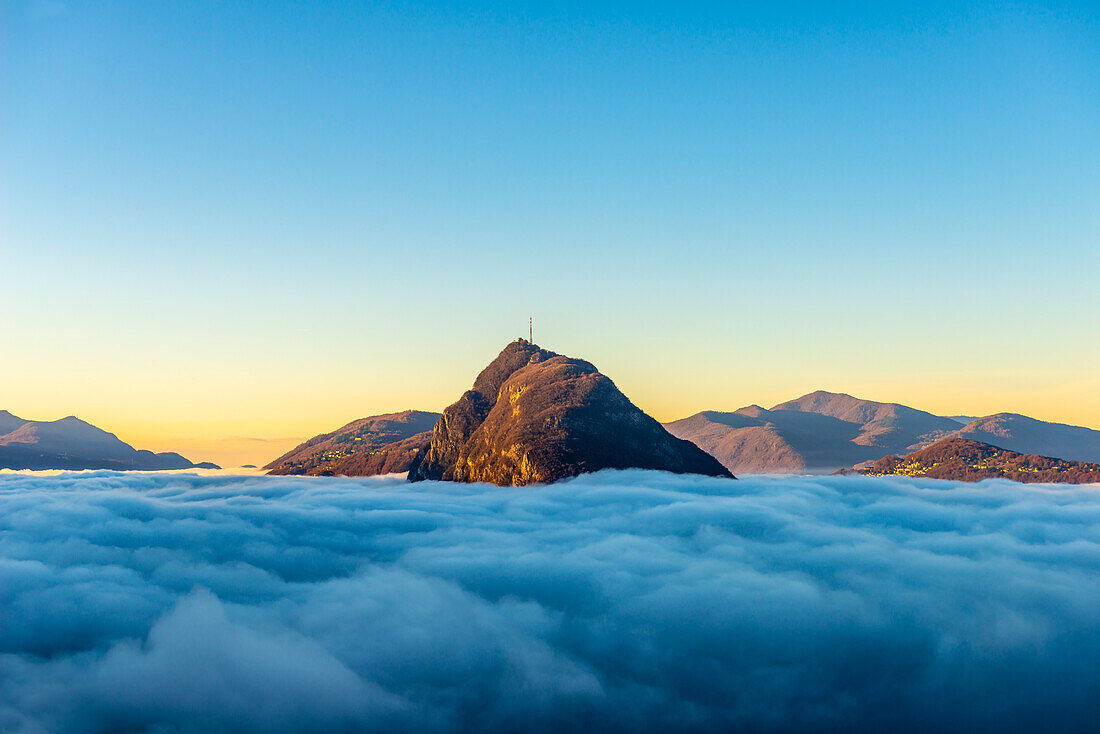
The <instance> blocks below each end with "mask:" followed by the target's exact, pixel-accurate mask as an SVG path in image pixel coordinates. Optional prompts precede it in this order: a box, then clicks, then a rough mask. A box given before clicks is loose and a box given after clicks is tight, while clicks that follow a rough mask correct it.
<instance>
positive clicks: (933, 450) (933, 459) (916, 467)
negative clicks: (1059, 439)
mask: <svg viewBox="0 0 1100 734" xmlns="http://www.w3.org/2000/svg"><path fill="white" fill-rule="evenodd" d="M856 472H857V473H859V474H865V475H867V476H875V477H878V476H906V477H927V478H929V479H949V480H953V481H959V482H977V481H981V480H982V479H1011V480H1012V481H1014V482H1028V483H1033V482H1058V483H1061V484H1086V483H1092V482H1100V464H1097V463H1089V462H1083V461H1063V460H1062V459H1055V458H1052V457H1049V456H1040V455H1038V454H1021V453H1018V452H1015V451H1008V450H1006V449H1003V448H999V447H997V446H992V445H990V444H987V443H982V442H980V441H972V440H970V439H967V438H962V437H959V436H952V437H949V438H945V439H942V440H940V441H937V442H936V443H934V444H932V445H931V446H927V447H925V448H923V449H920V450H919V451H914V452H913V453H911V454H909V455H908V456H904V457H902V456H887V457H885V458H882V459H880V460H879V461H878V462H876V463H875V465H874V466H872V467H870V468H867V469H859V470H856Z"/></svg>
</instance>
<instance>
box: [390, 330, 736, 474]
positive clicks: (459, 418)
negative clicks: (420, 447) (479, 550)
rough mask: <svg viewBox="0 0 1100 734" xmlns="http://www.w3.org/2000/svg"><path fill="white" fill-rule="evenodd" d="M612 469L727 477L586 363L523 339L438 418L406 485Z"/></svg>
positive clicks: (705, 454) (712, 459)
mask: <svg viewBox="0 0 1100 734" xmlns="http://www.w3.org/2000/svg"><path fill="white" fill-rule="evenodd" d="M612 468H614V469H628V468H638V469H660V470H663V471H670V472H676V473H679V474H686V473H692V474H706V475H710V476H721V477H732V476H733V475H732V474H730V473H729V471H728V470H727V469H725V467H723V466H722V465H721V464H719V463H718V461H717V460H716V459H714V458H713V457H712V456H710V455H709V454H707V453H705V452H704V451H703V450H702V449H700V448H698V447H697V446H695V445H694V444H692V443H691V442H689V441H684V440H681V439H678V438H676V437H675V436H673V435H671V434H670V433H669V432H668V431H666V430H665V429H664V428H663V427H662V426H661V424H659V423H658V422H657V421H655V420H654V419H653V418H651V417H649V416H648V415H646V414H645V413H643V412H642V411H641V410H640V409H638V408H637V407H636V406H635V405H634V404H633V403H631V402H630V400H629V399H627V397H626V396H625V395H623V394H622V393H621V392H620V391H619V389H618V388H617V387H615V383H613V382H612V381H611V380H610V379H609V378H608V377H607V376H606V375H603V374H601V373H600V372H599V370H597V369H596V368H595V367H594V366H593V365H592V364H591V363H589V362H586V361H584V360H582V359H573V358H571V357H566V356H563V355H559V354H555V353H554V352H550V351H547V350H545V349H540V348H539V347H537V346H535V345H534V344H530V343H528V342H526V341H524V340H522V339H520V340H518V341H515V342H512V343H511V344H509V345H508V346H507V347H505V348H504V350H503V351H502V352H501V353H500V355H499V356H498V357H497V358H496V359H495V360H493V362H492V363H490V364H489V366H488V367H486V368H485V369H484V370H482V372H481V374H480V375H478V378H477V380H476V381H475V382H474V386H473V388H472V389H471V390H468V391H467V392H466V393H465V394H463V396H462V397H461V398H459V400H458V402H456V403H455V404H454V405H452V406H450V407H449V408H447V409H446V410H445V411H443V417H442V418H440V419H439V422H438V423H436V426H435V429H434V432H433V434H432V441H431V444H430V445H429V446H428V447H427V448H426V449H425V450H424V451H422V452H421V454H420V455H419V456H418V457H417V459H416V460H415V461H414V462H413V467H412V469H410V471H409V479H410V480H412V481H417V480H421V479H442V480H447V481H455V482H491V483H493V484H499V485H524V484H533V483H542V482H553V481H555V480H558V479H564V478H566V477H573V476H577V475H578V474H583V473H586V472H593V471H598V470H600V469H612Z"/></svg>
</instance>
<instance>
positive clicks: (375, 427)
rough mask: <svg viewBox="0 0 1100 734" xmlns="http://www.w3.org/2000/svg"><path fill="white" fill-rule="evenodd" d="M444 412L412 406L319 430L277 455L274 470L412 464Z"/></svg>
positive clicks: (343, 471)
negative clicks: (317, 433) (334, 428)
mask: <svg viewBox="0 0 1100 734" xmlns="http://www.w3.org/2000/svg"><path fill="white" fill-rule="evenodd" d="M439 417H440V415H439V413H428V412H425V411H420V410H406V411H403V412H401V413H386V414H384V415H375V416H371V417H369V418H360V419H359V420H355V421H352V422H351V423H348V424H347V425H346V426H343V427H341V428H338V429H337V430H335V431H332V432H331V433H323V434H321V435H319V436H314V437H313V438H311V439H309V440H308V441H306V442H305V443H302V444H300V445H299V446H296V447H295V448H293V449H291V450H290V451H288V452H287V453H285V454H283V455H282V456H280V457H279V458H278V459H275V460H274V461H272V462H271V463H269V464H268V465H267V466H265V467H264V468H265V469H268V470H270V471H269V473H271V474H309V475H334V474H335V475H344V476H369V475H372V474H391V473H395V472H405V471H408V470H409V465H410V464H411V463H412V460H413V457H415V456H416V452H417V451H418V450H419V449H420V448H422V447H423V446H426V445H427V444H428V442H429V441H430V440H431V430H432V426H434V425H435V422H436V421H437V420H439Z"/></svg>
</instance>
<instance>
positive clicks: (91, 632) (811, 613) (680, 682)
mask: <svg viewBox="0 0 1100 734" xmlns="http://www.w3.org/2000/svg"><path fill="white" fill-rule="evenodd" d="M1098 658H1100V492H1098V491H1097V488H1096V487H1073V488H1067V487H1059V488H1051V487H1034V486H1032V487H1024V486H1022V485H1015V484H1011V483H1002V482H986V483H983V484H980V485H954V484H948V483H940V482H927V481H926V482H922V481H915V480H887V479H868V478H862V477H823V478H794V479H789V478H788V479H776V478H752V477H750V478H746V479H743V480H741V481H738V482H730V481H724V480H717V479H708V478H703V477H676V476H671V475H667V474H662V473H656V472H633V471H631V472H602V473H599V474H595V475H589V476H586V477H582V478H579V479H576V480H573V481H568V482H562V483H560V484H556V485H552V486H548V487H540V488H521V489H510V488H504V489H502V488H497V487H487V486H467V485H452V484H441V483H434V482H425V483H418V484H413V485H410V484H406V483H404V482H402V481H400V480H398V479H395V478H392V477H388V478H376V479H366V480H356V479H311V478H295V477H278V478H276V477H226V476H199V475H189V474H174V475H173V474H167V475H166V474H131V475H124V474H114V473H109V472H98V473H82V474H78V475H64V474H62V475H59V476H33V475H18V474H5V475H2V476H0V731H3V732H9V731H10V732H19V733H26V734H31V733H37V732H88V733H99V732H104V733H106V732H119V731H129V732H158V733H159V732H217V731H232V732H342V731H361V730H364V729H375V730H388V731H455V730H463V731H533V732H538V731H547V732H551V731H553V732H560V731H570V730H574V731H577V730H591V731H631V732H659V731H673V730H675V731H692V730H696V731H714V730H730V729H736V730H744V731H835V730H852V729H857V730H858V729H864V730H866V729H875V730H881V731H902V732H903V731H927V730H929V729H934V730H943V731H973V730H975V729H978V728H982V729H985V728H996V729H997V730H1000V731H1034V730H1036V729H1050V728H1054V729H1057V730H1059V731H1090V730H1093V729H1094V727H1095V722H1096V720H1097V719H1098V717H1100V703H1098V702H1100V669H1097V667H1096V665H1095V661H1096V660H1097V659H1098Z"/></svg>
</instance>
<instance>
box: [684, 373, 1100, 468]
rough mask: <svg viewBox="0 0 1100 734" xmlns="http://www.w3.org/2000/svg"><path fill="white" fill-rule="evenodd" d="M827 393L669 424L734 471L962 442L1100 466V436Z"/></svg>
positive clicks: (1030, 421)
mask: <svg viewBox="0 0 1100 734" xmlns="http://www.w3.org/2000/svg"><path fill="white" fill-rule="evenodd" d="M963 418H964V417H961V416H954V417H945V416H937V415H934V414H932V413H928V412H925V411H923V410H917V409H915V408H910V407H908V406H905V405H901V404H899V403H880V402H876V401H873V400H863V399H860V398H855V397H852V396H851V395H847V394H844V393H831V392H826V391H823V390H819V391H816V392H812V393H809V394H808V395H803V396H802V397H800V398H797V399H795V400H789V401H787V402H784V403H780V404H778V405H776V406H775V407H773V408H771V409H770V410H768V409H765V408H762V407H760V406H758V405H750V406H747V407H745V408H741V409H740V410H737V411H733V412H732V413H722V412H716V411H704V412H702V413H696V414H695V415H693V416H690V417H688V418H683V419H681V420H678V421H673V422H671V423H667V424H665V427H666V428H667V429H668V430H669V432H671V433H672V434H673V435H675V436H678V437H679V438H683V439H686V440H689V441H692V442H693V443H695V444H696V445H698V446H699V447H700V448H702V449H703V450H704V451H707V452H708V453H710V454H711V455H713V456H714V457H715V458H717V459H718V460H719V461H721V462H722V464H723V465H724V466H725V467H726V468H727V469H729V470H730V471H733V472H735V473H760V474H768V473H806V472H808V473H827V472H832V471H837V470H840V469H845V468H848V467H851V466H854V465H857V464H864V463H866V462H874V461H877V460H879V459H881V458H883V457H885V456H888V455H891V454H906V453H908V452H910V451H914V450H917V449H920V448H923V447H925V446H928V445H931V444H932V443H935V442H936V441H938V440H940V439H943V438H946V437H949V436H960V437H963V438H969V439H972V440H976V441H980V442H984V443H989V444H992V445H995V446H999V447H1001V448H1004V449H1009V450H1013V451H1017V452H1021V453H1027V454H1041V455H1044V456H1057V457H1059V458H1062V459H1066V460H1077V461H1100V431H1094V430H1092V429H1089V428H1081V427H1078V426H1069V425H1064V424H1060V423H1047V422H1044V421H1038V420H1035V419H1034V418H1028V417H1026V416H1022V415H1017V414H1014V413H1000V414H997V415H993V416H985V417H983V418H976V419H970V420H969V422H967V423H966V424H965V425H962V424H963V422H964V421H963Z"/></svg>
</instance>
